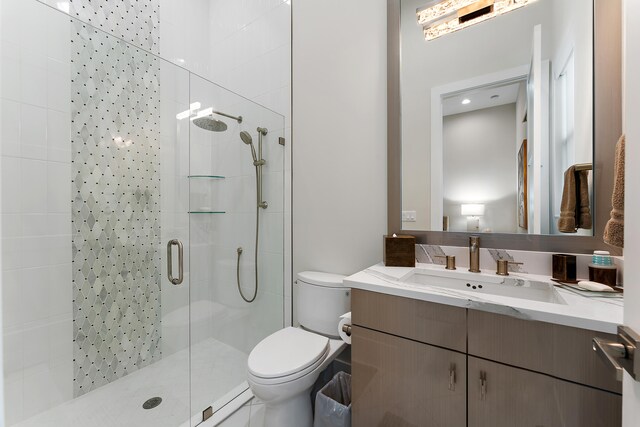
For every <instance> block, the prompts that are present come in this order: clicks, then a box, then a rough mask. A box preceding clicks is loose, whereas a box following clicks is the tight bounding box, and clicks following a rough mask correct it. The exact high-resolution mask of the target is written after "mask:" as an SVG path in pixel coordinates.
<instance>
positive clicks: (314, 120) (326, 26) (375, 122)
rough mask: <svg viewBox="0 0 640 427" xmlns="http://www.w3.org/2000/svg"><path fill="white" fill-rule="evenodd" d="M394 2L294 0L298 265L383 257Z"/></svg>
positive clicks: (331, 267)
mask: <svg viewBox="0 0 640 427" xmlns="http://www.w3.org/2000/svg"><path fill="white" fill-rule="evenodd" d="M386 25H387V23H386V1H384V0H374V1H372V0H356V1H349V2H344V1H340V0H304V1H294V2H293V117H294V118H295V125H294V128H293V141H294V144H295V145H294V149H293V166H294V177H295V179H294V182H293V270H294V273H297V272H300V271H303V270H318V271H327V272H335V273H342V274H351V273H354V272H356V271H358V270H360V269H362V268H365V267H367V266H370V265H372V264H375V263H377V262H380V261H381V260H382V236H383V234H385V233H386V219H387V214H386V211H387V204H386V201H387V199H386V191H387V174H386V170H387V166H386V149H387V135H386V123H387V115H386V114H387V108H386V48H385V46H386Z"/></svg>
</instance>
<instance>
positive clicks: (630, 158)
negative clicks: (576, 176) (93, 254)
mask: <svg viewBox="0 0 640 427" xmlns="http://www.w3.org/2000/svg"><path fill="white" fill-rule="evenodd" d="M624 8H625V10H624V16H625V19H624V20H625V23H624V27H625V28H624V43H625V64H624V76H625V78H624V80H623V81H624V89H623V94H624V129H625V134H626V136H627V145H626V164H627V167H626V168H625V181H626V182H627V185H626V187H625V217H626V218H627V226H626V227H625V231H624V234H625V235H624V241H625V248H624V255H625V258H627V259H629V260H638V259H640V227H638V225H637V224H636V223H635V222H632V221H634V219H635V218H638V216H639V215H640V196H639V195H638V191H637V188H636V187H635V186H634V185H633V184H634V183H637V182H640V169H639V168H637V167H630V165H636V164H638V162H640V121H638V117H640V79H639V78H638V75H639V71H640V2H638V1H637V0H625V1H624ZM624 273H625V277H624V283H626V284H627V285H628V286H626V289H625V293H624V299H625V310H624V323H625V325H627V326H630V327H631V328H632V329H633V330H635V331H636V332H639V331H640V286H639V285H640V266H639V265H638V264H637V263H635V262H629V263H627V268H625V271H624ZM622 399H623V403H622V412H623V426H624V427H633V426H636V425H637V423H638V419H640V383H639V382H636V381H634V380H633V379H632V378H631V377H630V376H629V375H626V374H625V377H624V382H623V395H622Z"/></svg>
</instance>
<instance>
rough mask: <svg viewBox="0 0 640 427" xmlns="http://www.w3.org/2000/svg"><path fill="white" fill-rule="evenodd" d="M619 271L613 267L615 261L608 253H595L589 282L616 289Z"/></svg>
mask: <svg viewBox="0 0 640 427" xmlns="http://www.w3.org/2000/svg"><path fill="white" fill-rule="evenodd" d="M617 279H618V269H617V268H616V266H615V265H613V259H612V258H611V255H610V254H609V252H608V251H593V257H592V258H591V264H589V280H590V281H592V282H598V283H602V284H604V285H607V286H611V287H612V288H614V287H616V285H617Z"/></svg>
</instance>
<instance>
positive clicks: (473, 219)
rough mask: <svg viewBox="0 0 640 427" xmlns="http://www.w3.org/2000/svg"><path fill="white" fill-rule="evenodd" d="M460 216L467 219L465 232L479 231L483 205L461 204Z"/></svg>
mask: <svg viewBox="0 0 640 427" xmlns="http://www.w3.org/2000/svg"><path fill="white" fill-rule="evenodd" d="M460 214H461V215H462V216H466V217H467V231H472V232H475V231H480V217H481V216H482V215H484V205H483V204H480V203H469V204H462V205H460Z"/></svg>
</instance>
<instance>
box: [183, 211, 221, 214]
mask: <svg viewBox="0 0 640 427" xmlns="http://www.w3.org/2000/svg"><path fill="white" fill-rule="evenodd" d="M189 213H190V214H223V213H226V212H224V211H189Z"/></svg>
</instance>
